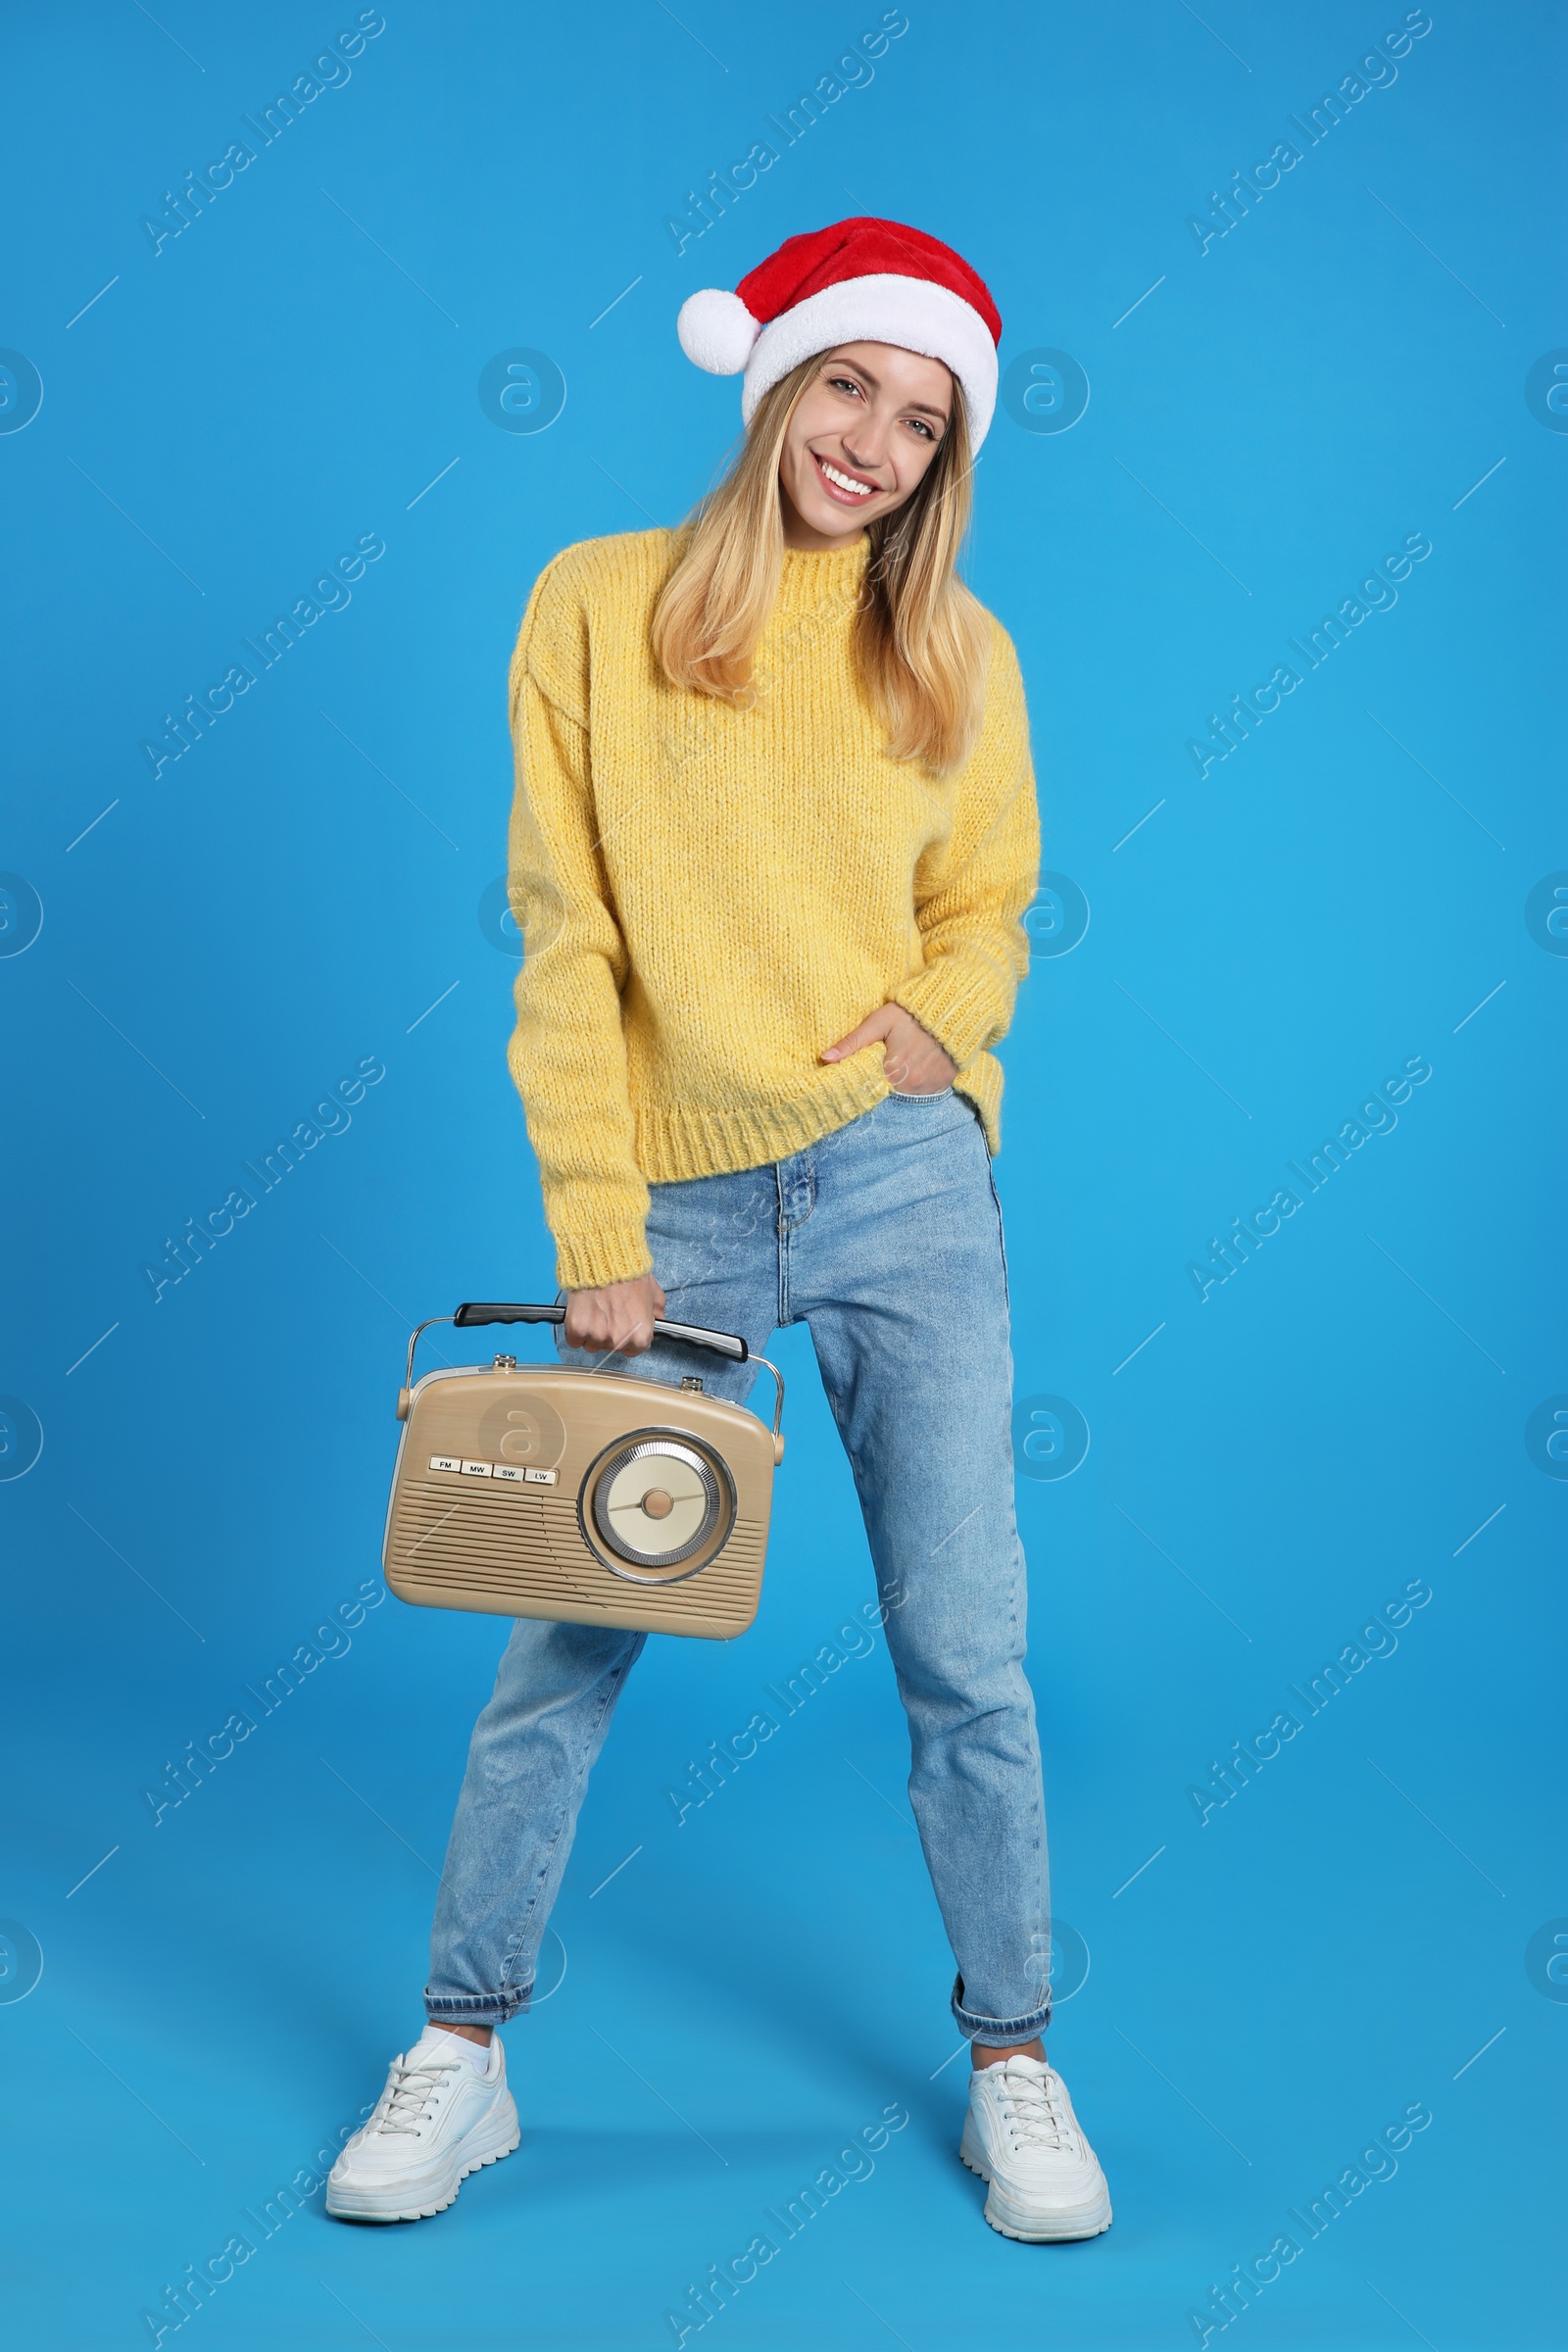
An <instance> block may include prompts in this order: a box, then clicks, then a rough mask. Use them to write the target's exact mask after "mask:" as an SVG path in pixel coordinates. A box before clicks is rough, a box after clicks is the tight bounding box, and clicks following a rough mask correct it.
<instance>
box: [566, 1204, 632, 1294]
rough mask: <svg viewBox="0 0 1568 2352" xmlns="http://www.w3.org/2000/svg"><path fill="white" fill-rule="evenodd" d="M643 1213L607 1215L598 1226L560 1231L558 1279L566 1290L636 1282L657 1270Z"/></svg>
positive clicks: (590, 1289)
mask: <svg viewBox="0 0 1568 2352" xmlns="http://www.w3.org/2000/svg"><path fill="white" fill-rule="evenodd" d="M653 1264H654V1261H653V1259H652V1257H651V1256H650V1255H649V1251H648V1237H647V1234H646V1233H645V1231H644V1225H643V1219H642V1218H641V1217H640V1216H628V1217H625V1218H619V1217H605V1218H602V1219H601V1220H600V1221H599V1222H598V1223H597V1224H594V1225H579V1226H575V1227H573V1228H572V1229H570V1230H568V1231H565V1232H563V1231H562V1230H561V1228H560V1227H559V1226H558V1228H557V1230H556V1280H557V1281H558V1282H559V1283H560V1285H561V1287H562V1289H563V1290H564V1291H594V1290H599V1289H601V1288H602V1287H603V1286H604V1285H605V1284H606V1283H611V1282H632V1281H634V1280H635V1279H636V1277H637V1276H638V1275H639V1274H649V1273H652V1271H653Z"/></svg>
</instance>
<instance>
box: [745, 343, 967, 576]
mask: <svg viewBox="0 0 1568 2352" xmlns="http://www.w3.org/2000/svg"><path fill="white" fill-rule="evenodd" d="M952 413H953V377H952V376H951V375H950V373H949V372H948V369H947V368H945V367H944V366H943V364H942V362H941V361H940V360H927V359H923V358H922V357H921V356H920V354H919V353H918V352H913V351H903V350H901V349H900V348H899V347H898V346H897V345H896V344H893V343H841V344H840V345H839V347H838V349H837V350H836V351H830V352H826V353H824V355H823V357H822V359H821V360H820V361H819V362H818V365H817V371H816V374H815V375H814V376H813V377H812V379H811V381H810V383H809V384H808V386H807V388H806V390H805V392H804V393H803V394H802V395H801V398H800V400H799V402H798V403H797V404H796V409H795V414H794V416H793V417H791V418H790V422H789V429H788V431H787V432H786V434H785V436H784V448H783V451H782V453H781V455H780V458H779V469H778V470H779V487H780V489H781V490H782V492H783V502H784V541H785V545H786V546H788V547H798V548H831V547H842V546H846V545H848V543H849V542H850V541H851V540H852V539H855V538H858V535H859V534H860V532H861V531H863V530H864V528H865V526H866V524H867V523H868V522H874V521H875V520H876V519H877V518H878V516H880V515H891V514H893V513H894V512H895V511H896V509H898V508H899V507H902V506H903V505H904V504H905V502H906V501H907V499H909V498H911V497H912V496H913V494H914V492H915V491H916V490H917V489H918V488H919V486H920V483H921V481H922V480H923V479H924V477H925V472H926V468H927V466H929V465H930V463H931V461H932V459H933V458H934V457H935V456H936V453H937V450H938V448H939V446H940V445H941V441H942V437H943V435H944V433H945V432H946V431H947V429H948V423H949V419H950V417H951V416H952Z"/></svg>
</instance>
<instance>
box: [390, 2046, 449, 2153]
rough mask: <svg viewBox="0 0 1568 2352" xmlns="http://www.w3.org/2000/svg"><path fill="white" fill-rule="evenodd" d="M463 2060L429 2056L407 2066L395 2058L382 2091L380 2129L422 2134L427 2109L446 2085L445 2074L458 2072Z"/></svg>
mask: <svg viewBox="0 0 1568 2352" xmlns="http://www.w3.org/2000/svg"><path fill="white" fill-rule="evenodd" d="M461 2064H462V2061H461V2060H460V2059H457V2058H446V2059H426V2060H425V2061H424V2062H423V2064H421V2065H419V2066H404V2065H403V2064H402V2063H401V2061H399V2060H396V2059H394V2061H393V2064H392V2071H391V2073H390V2074H389V2075H388V2077H387V2083H386V2089H385V2091H384V2092H383V2093H382V2107H381V2113H380V2115H379V2116H378V2117H377V2118H376V2122H375V2129H376V2131H407V2132H410V2133H412V2134H413V2135H414V2136H415V2137H416V2138H417V2137H418V2132H419V2126H420V2124H421V2123H422V2122H423V2120H424V2111H425V2109H426V2107H427V2106H428V2105H429V2103H430V2100H431V2098H432V2096H433V2095H434V2093H435V2092H436V2091H438V2090H442V2089H444V2088H445V2087H446V2086H445V2084H444V2083H443V2082H442V2081H441V2080H440V2078H441V2077H442V2076H443V2075H455V2074H456V2073H457V2071H458V2068H459V2066H460V2065H461Z"/></svg>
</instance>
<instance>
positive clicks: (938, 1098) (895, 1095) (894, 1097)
mask: <svg viewBox="0 0 1568 2352" xmlns="http://www.w3.org/2000/svg"><path fill="white" fill-rule="evenodd" d="M888 1092H889V1097H890V1100H891V1101H893V1102H895V1103H945V1102H946V1101H947V1099H948V1097H949V1096H950V1095H951V1094H952V1092H953V1089H952V1087H951V1086H939V1087H938V1088H937V1089H936V1091H935V1093H933V1094H920V1095H916V1094H906V1093H905V1091H904V1089H903V1088H902V1087H897V1086H895V1087H890V1088H889V1090H888Z"/></svg>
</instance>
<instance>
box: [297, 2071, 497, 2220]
mask: <svg viewBox="0 0 1568 2352" xmlns="http://www.w3.org/2000/svg"><path fill="white" fill-rule="evenodd" d="M460 2038H461V2037H459V2036H455V2035H453V2034H446V2033H442V2032H440V2031H439V2030H438V2029H434V2028H432V2029H428V2030H427V2031H426V2032H425V2033H424V2034H421V2035H420V2036H419V2039H418V2040H417V2042H416V2043H415V2045H414V2047H413V2048H412V2049H411V2050H410V2051H409V2052H408V2054H407V2055H406V2056H405V2055H404V2053H403V2052H402V2051H400V2052H399V2053H398V2055H397V2057H396V2058H394V2059H393V2061H392V2064H391V2067H390V2069H389V2070H388V2073H387V2078H386V2088H385V2089H384V2090H383V2091H382V2093H381V2096H380V2098H379V2099H378V2100H377V2101H376V2107H375V2113H374V2114H373V2115H372V2116H371V2117H370V2119H369V2121H368V2123H367V2124H364V2125H362V2127H361V2128H360V2130H359V2131H356V2132H355V2134H354V2137H353V2138H352V2139H351V2140H350V2141H349V2142H348V2143H347V2145H346V2146H345V2148H344V2150H343V2153H342V2155H341V2156H340V2157H339V2158H338V2160H337V2162H336V2164H334V2165H333V2167H332V2170H331V2174H330V2176H329V2177H328V2180H327V2183H326V2210H327V2212H328V2213H331V2214H335V2215H336V2216H337V2217H338V2219H339V2220H340V2221H350V2222H417V2221H420V2220H422V2219H423V2218H424V2216H425V2215H427V2214H432V2213H443V2212H444V2211H445V2210H446V2208H447V2206H449V2205H450V2204H451V2203H452V2201H453V2199H454V2198H455V2197H456V2195H457V2193H458V2190H459V2189H460V2187H461V2186H462V2185H463V2182H464V2181H465V2180H466V2178H467V2176H468V2175H469V2173H473V2172H477V2171H478V2169H479V2167H480V2166H481V2165H482V2164H494V2163H495V2161H496V2159H497V2157H498V2156H510V2155H511V2154H512V2151H513V2149H514V2148H515V2146H516V2144H517V2141H518V2139H519V2138H520V2136H521V2134H520V2132H519V2131H518V2130H517V2110H516V2107H515V2104H514V2103H513V2097H512V2093H511V2091H510V2090H509V2089H508V2088H507V2058H506V2052H505V2051H504V2050H503V2049H502V2047H501V2036H500V2034H492V2035H491V2037H490V2046H489V2048H488V2050H487V2051H486V2052H485V2054H484V2056H485V2063H484V2065H483V2066H482V2067H478V2066H475V2065H473V2064H471V2063H470V2061H469V2060H468V2059H467V2058H466V2057H465V2056H464V2055H463V2054H462V2049H461V2047H459V2046H457V2045H458V2043H459V2041H460ZM467 2046H468V2047H469V2048H471V2049H472V2050H473V2052H474V2056H475V2057H477V2056H478V2054H479V2049H478V2044H477V2043H469V2044H468V2045H467Z"/></svg>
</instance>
